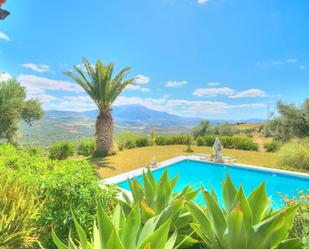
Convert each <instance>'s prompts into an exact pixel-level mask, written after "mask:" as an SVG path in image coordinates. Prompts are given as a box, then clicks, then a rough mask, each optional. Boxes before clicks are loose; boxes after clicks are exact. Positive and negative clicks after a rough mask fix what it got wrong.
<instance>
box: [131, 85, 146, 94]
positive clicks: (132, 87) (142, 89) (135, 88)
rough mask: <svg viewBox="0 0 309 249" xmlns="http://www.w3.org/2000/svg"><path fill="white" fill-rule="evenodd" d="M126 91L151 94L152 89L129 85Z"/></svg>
mask: <svg viewBox="0 0 309 249" xmlns="http://www.w3.org/2000/svg"><path fill="white" fill-rule="evenodd" d="M126 90H131V91H141V92H144V93H146V92H150V89H149V88H146V87H141V86H139V85H128V86H127V87H126Z"/></svg>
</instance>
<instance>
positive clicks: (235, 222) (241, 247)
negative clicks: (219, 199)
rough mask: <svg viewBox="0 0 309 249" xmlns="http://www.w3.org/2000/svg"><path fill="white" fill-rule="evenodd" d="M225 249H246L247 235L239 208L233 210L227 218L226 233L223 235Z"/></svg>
mask: <svg viewBox="0 0 309 249" xmlns="http://www.w3.org/2000/svg"><path fill="white" fill-rule="evenodd" d="M224 238H225V243H226V245H227V246H226V248H229V249H246V248H247V234H246V228H245V223H244V217H243V212H242V211H241V210H240V207H236V208H234V209H233V210H232V211H231V212H230V213H229V215H228V217H227V231H226V233H225V234H224Z"/></svg>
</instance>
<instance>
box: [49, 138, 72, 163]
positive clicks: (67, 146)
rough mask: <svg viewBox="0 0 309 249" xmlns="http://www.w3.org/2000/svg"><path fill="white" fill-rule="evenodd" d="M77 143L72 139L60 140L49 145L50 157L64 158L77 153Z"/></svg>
mask: <svg viewBox="0 0 309 249" xmlns="http://www.w3.org/2000/svg"><path fill="white" fill-rule="evenodd" d="M75 150H76V148H75V144H74V143H73V142H71V141H60V142H57V143H55V144H53V145H51V146H50V147H49V154H48V156H49V158H50V159H57V160H64V159H67V158H68V157H70V156H73V155H74V153H75Z"/></svg>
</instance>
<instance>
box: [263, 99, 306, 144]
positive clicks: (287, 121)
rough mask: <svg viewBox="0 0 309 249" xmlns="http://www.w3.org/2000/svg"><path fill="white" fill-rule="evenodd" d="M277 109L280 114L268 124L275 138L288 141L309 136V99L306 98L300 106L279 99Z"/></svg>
mask: <svg viewBox="0 0 309 249" xmlns="http://www.w3.org/2000/svg"><path fill="white" fill-rule="evenodd" d="M277 109H278V113H279V116H278V117H275V118H274V119H273V120H271V121H270V122H268V124H267V125H268V126H267V129H269V130H270V133H271V134H272V136H273V137H274V138H275V139H278V140H282V141H287V140H289V139H291V138H294V137H298V138H304V137H308V136H309V99H305V101H304V103H303V105H302V106H300V107H298V106H295V105H293V104H286V103H283V102H281V101H279V102H278V104H277Z"/></svg>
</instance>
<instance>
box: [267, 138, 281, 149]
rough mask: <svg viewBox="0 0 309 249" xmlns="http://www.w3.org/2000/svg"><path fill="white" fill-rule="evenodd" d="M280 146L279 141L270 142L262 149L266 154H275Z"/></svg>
mask: <svg viewBox="0 0 309 249" xmlns="http://www.w3.org/2000/svg"><path fill="white" fill-rule="evenodd" d="M280 146H281V143H280V142H279V141H276V140H272V141H271V142H269V143H265V144H264V149H265V151H266V152H275V151H277V150H279V148H280Z"/></svg>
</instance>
